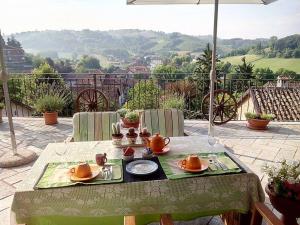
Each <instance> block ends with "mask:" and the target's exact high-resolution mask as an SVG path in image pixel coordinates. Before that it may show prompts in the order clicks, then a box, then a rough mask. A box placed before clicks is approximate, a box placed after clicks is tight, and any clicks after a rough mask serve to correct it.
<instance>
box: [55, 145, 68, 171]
mask: <svg viewBox="0 0 300 225" xmlns="http://www.w3.org/2000/svg"><path fill="white" fill-rule="evenodd" d="M55 144H56V146H55V153H56V155H58V156H59V157H60V162H61V165H60V168H65V167H66V166H67V162H66V153H67V150H68V145H67V142H66V141H64V144H63V146H60V143H59V142H57V141H55Z"/></svg>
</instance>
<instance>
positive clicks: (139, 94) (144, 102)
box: [124, 80, 159, 110]
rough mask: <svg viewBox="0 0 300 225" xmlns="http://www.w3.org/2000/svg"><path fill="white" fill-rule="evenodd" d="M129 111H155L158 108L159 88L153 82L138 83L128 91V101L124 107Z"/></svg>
mask: <svg viewBox="0 0 300 225" xmlns="http://www.w3.org/2000/svg"><path fill="white" fill-rule="evenodd" d="M124 107H125V108H127V109H130V110H135V109H157V108H158V107H159V87H158V85H157V83H156V82H155V81H154V80H145V81H141V82H138V83H136V84H135V85H134V87H132V88H130V89H129V91H128V101H127V102H126V103H125V105H124Z"/></svg>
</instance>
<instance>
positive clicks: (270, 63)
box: [221, 55, 300, 74]
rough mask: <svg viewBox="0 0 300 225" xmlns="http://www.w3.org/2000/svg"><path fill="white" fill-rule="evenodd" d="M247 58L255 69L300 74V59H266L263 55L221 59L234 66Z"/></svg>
mask: <svg viewBox="0 0 300 225" xmlns="http://www.w3.org/2000/svg"><path fill="white" fill-rule="evenodd" d="M242 57H246V61H247V62H251V63H252V64H253V65H254V67H255V68H268V67H269V68H270V69H271V70H273V71H277V70H279V69H281V68H284V69H287V70H292V71H295V72H296V73H298V74H300V59H299V58H289V59H286V58H266V57H264V56H261V55H242V56H231V57H226V58H223V59H221V61H223V62H229V63H231V64H232V65H238V64H241V63H242V61H241V58H242Z"/></svg>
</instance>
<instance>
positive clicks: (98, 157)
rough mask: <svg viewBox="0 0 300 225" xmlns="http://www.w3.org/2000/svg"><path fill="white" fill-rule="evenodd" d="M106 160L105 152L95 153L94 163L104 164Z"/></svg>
mask: <svg viewBox="0 0 300 225" xmlns="http://www.w3.org/2000/svg"><path fill="white" fill-rule="evenodd" d="M106 162H107V158H106V153H104V154H101V153H100V154H96V163H97V164H98V165H99V166H104V164H105V163H106Z"/></svg>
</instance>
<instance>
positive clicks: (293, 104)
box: [250, 87, 300, 121]
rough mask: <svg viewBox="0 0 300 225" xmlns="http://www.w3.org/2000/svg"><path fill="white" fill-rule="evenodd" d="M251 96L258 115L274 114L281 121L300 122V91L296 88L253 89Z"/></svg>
mask: <svg viewBox="0 0 300 225" xmlns="http://www.w3.org/2000/svg"><path fill="white" fill-rule="evenodd" d="M250 96H251V98H252V100H253V103H254V108H255V111H256V112H257V113H271V114H274V115H275V117H276V119H277V120H279V121H287V120H289V121H296V120H298V121H299V120H300V90H299V89H296V88H279V87H262V88H251V89H250Z"/></svg>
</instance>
